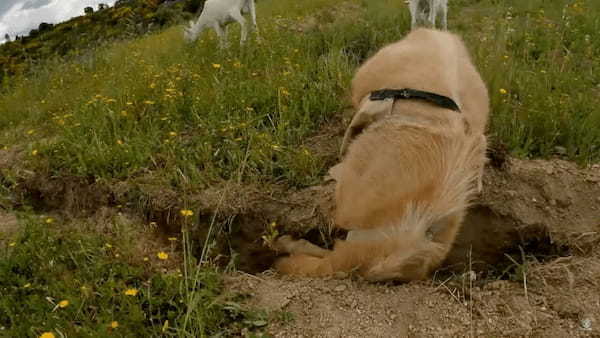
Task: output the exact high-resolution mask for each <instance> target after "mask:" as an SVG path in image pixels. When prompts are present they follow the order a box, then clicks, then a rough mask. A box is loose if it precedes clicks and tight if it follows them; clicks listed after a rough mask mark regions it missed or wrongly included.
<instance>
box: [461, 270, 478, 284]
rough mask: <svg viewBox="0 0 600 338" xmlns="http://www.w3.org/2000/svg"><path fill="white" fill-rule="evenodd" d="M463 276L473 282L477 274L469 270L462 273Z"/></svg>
mask: <svg viewBox="0 0 600 338" xmlns="http://www.w3.org/2000/svg"><path fill="white" fill-rule="evenodd" d="M463 278H464V279H467V280H469V281H471V282H474V281H476V280H477V274H476V273H475V271H473V270H469V271H467V272H465V273H464V274H463Z"/></svg>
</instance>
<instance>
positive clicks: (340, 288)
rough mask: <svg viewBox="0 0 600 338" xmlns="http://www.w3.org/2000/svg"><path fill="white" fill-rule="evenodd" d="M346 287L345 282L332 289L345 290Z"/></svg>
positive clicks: (336, 290)
mask: <svg viewBox="0 0 600 338" xmlns="http://www.w3.org/2000/svg"><path fill="white" fill-rule="evenodd" d="M347 288H348V287H347V286H346V284H340V285H338V286H336V287H335V288H334V289H333V291H335V292H342V291H344V290H346V289H347Z"/></svg>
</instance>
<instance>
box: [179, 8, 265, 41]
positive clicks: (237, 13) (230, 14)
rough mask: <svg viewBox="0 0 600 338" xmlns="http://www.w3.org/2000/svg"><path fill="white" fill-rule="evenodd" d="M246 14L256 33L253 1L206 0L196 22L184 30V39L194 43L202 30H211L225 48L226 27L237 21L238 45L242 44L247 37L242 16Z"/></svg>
mask: <svg viewBox="0 0 600 338" xmlns="http://www.w3.org/2000/svg"><path fill="white" fill-rule="evenodd" d="M246 13H250V16H251V18H252V24H253V25H254V30H256V32H257V33H258V27H257V25H256V9H255V4H254V0H207V1H206V2H205V3H204V9H203V10H202V13H201V14H200V16H199V17H198V20H196V22H193V21H191V22H190V25H189V27H187V28H186V29H185V31H184V38H185V39H186V40H187V41H190V42H191V41H195V40H196V39H197V38H198V36H199V35H200V33H202V31H203V30H204V29H206V28H213V29H214V30H215V32H216V33H217V35H218V36H219V39H220V44H221V47H226V46H227V25H228V24H230V23H232V22H234V21H237V22H238V23H239V24H240V26H241V27H242V36H241V39H240V44H243V43H244V42H245V41H246V38H247V36H248V29H247V28H246V20H245V19H244V16H243V15H242V14H246Z"/></svg>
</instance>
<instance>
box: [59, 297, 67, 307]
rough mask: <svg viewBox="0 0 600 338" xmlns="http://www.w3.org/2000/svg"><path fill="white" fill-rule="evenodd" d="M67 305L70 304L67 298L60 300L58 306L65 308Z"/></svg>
mask: <svg viewBox="0 0 600 338" xmlns="http://www.w3.org/2000/svg"><path fill="white" fill-rule="evenodd" d="M67 306H69V301H68V300H66V299H64V300H61V301H60V302H58V307H59V308H61V309H64V308H66V307H67Z"/></svg>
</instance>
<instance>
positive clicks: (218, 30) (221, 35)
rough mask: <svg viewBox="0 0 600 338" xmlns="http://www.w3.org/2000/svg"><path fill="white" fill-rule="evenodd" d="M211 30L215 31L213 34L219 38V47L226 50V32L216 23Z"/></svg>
mask: <svg viewBox="0 0 600 338" xmlns="http://www.w3.org/2000/svg"><path fill="white" fill-rule="evenodd" d="M213 29H214V30H215V32H216V33H217V36H218V37H219V47H221V48H227V34H226V31H224V30H223V27H222V26H221V24H219V23H218V22H215V23H214V24H213Z"/></svg>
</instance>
